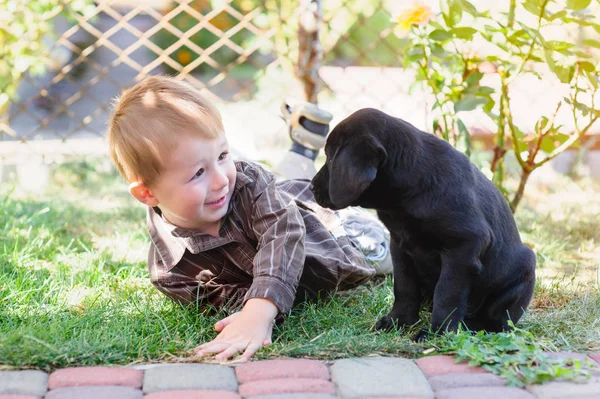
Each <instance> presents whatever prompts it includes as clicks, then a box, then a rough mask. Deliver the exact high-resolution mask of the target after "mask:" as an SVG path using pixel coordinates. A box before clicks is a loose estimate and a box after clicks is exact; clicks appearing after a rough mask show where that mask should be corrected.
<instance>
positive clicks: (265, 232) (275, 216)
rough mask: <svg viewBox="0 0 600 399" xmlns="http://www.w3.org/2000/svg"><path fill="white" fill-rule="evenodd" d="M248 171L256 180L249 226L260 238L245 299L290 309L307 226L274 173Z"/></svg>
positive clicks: (301, 267) (253, 187)
mask: <svg viewBox="0 0 600 399" xmlns="http://www.w3.org/2000/svg"><path fill="white" fill-rule="evenodd" d="M250 168H251V169H250V170H249V171H247V172H248V174H249V176H250V177H251V178H252V179H253V180H254V181H253V183H252V184H251V186H252V189H251V190H249V193H248V195H249V196H250V197H251V198H249V199H250V201H252V212H250V215H251V216H250V218H251V221H250V226H251V228H252V230H253V233H254V235H255V236H256V238H257V241H258V248H257V254H256V256H255V257H254V262H253V280H252V285H251V286H250V289H249V290H248V292H247V293H246V297H245V299H244V303H245V302H246V301H247V300H248V299H251V298H267V299H269V300H271V301H272V302H273V303H274V304H275V305H276V306H277V308H278V309H279V312H280V313H287V312H288V311H289V310H290V309H291V308H292V305H293V303H294V299H295V296H296V288H297V287H298V282H299V281H300V277H301V275H302V271H303V268H304V261H305V258H306V253H305V248H304V238H305V235H306V228H305V225H304V220H303V219H302V215H301V214H300V210H299V209H298V206H297V205H296V203H295V201H293V200H291V199H290V200H288V199H285V198H284V197H283V196H282V195H281V193H280V192H279V191H278V188H277V185H276V180H275V177H274V176H273V175H272V174H270V173H269V172H267V171H265V170H264V169H262V168H260V167H259V166H252V167H250Z"/></svg>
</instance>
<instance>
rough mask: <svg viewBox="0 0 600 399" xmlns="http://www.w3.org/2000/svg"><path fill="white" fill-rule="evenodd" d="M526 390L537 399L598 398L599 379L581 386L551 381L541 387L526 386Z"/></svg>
mask: <svg viewBox="0 0 600 399" xmlns="http://www.w3.org/2000/svg"><path fill="white" fill-rule="evenodd" d="M526 389H527V390H528V391H529V392H531V393H533V394H534V395H535V396H536V397H537V398H538V399H558V398H582V399H583V398H588V397H589V398H600V377H593V378H591V379H589V380H587V381H585V383H582V384H578V383H574V382H566V381H551V382H547V383H545V384H542V385H528V386H527V388H526Z"/></svg>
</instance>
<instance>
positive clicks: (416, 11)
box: [396, 2, 433, 31]
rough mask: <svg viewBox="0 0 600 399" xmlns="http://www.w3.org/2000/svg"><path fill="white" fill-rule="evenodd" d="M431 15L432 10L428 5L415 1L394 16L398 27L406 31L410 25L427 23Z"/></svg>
mask: <svg viewBox="0 0 600 399" xmlns="http://www.w3.org/2000/svg"><path fill="white" fill-rule="evenodd" d="M432 16H433V12H431V8H430V7H429V6H428V5H426V4H423V3H419V2H415V3H413V4H412V5H411V6H410V7H409V8H407V9H405V10H403V11H402V12H401V13H400V15H398V16H397V17H396V23H397V24H398V28H400V29H401V30H404V31H408V30H409V29H410V27H411V26H412V25H422V24H425V23H427V21H429V19H430V18H431V17H432Z"/></svg>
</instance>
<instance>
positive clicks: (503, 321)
mask: <svg viewBox="0 0 600 399" xmlns="http://www.w3.org/2000/svg"><path fill="white" fill-rule="evenodd" d="M519 262H520V264H519V265H518V266H517V267H518V269H517V270H518V272H519V277H518V278H517V279H516V280H515V281H514V283H513V284H512V285H511V286H509V287H508V288H507V289H506V290H504V291H503V292H502V293H500V294H499V295H495V296H491V297H488V298H487V299H486V302H485V304H484V306H483V307H482V309H481V311H480V312H479V313H478V321H480V322H481V323H482V324H483V326H484V328H483V329H485V330H486V331H488V332H500V331H506V330H508V329H509V328H510V326H509V324H508V323H509V320H510V321H512V323H513V324H516V323H517V322H518V321H519V319H520V318H521V316H523V313H525V309H527V306H529V302H530V301H531V298H532V297H533V293H534V291H535V255H534V253H533V251H532V250H531V249H529V248H527V247H525V246H523V249H522V250H521V252H520V254H519Z"/></svg>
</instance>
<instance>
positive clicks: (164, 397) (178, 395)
mask: <svg viewBox="0 0 600 399" xmlns="http://www.w3.org/2000/svg"><path fill="white" fill-rule="evenodd" d="M144 399H241V396H240V395H238V394H237V393H235V392H231V391H220V390H208V389H199V390H181V391H164V392H154V393H151V394H148V395H146V396H144Z"/></svg>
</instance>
